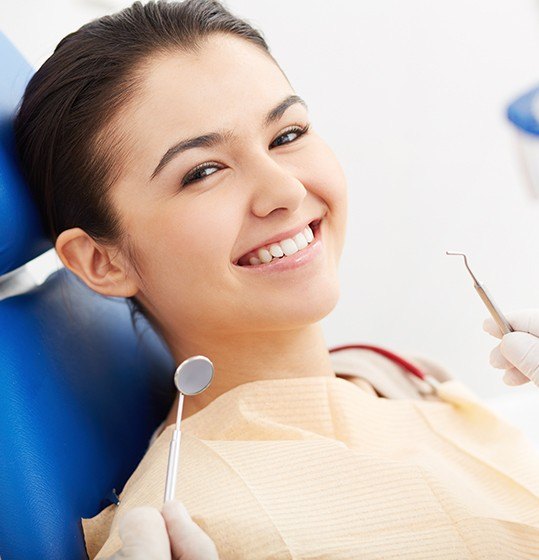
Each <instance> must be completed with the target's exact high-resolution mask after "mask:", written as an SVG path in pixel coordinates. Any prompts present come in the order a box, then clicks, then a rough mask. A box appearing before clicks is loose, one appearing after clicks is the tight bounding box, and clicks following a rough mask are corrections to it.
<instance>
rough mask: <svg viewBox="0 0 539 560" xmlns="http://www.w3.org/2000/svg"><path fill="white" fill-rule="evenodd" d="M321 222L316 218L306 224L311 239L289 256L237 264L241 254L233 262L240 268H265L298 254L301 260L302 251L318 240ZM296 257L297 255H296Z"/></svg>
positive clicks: (291, 258)
mask: <svg viewBox="0 0 539 560" xmlns="http://www.w3.org/2000/svg"><path fill="white" fill-rule="evenodd" d="M321 222H322V218H317V219H316V220H313V221H312V222H311V223H309V224H308V226H309V227H310V228H311V230H312V232H313V236H314V238H313V240H312V241H311V242H310V243H309V244H308V245H307V246H306V247H304V248H303V249H300V250H299V251H296V252H295V253H293V254H292V255H289V256H286V255H284V256H282V257H276V258H273V259H272V260H271V261H270V262H269V263H260V264H257V265H251V264H249V263H245V264H239V260H241V259H242V258H244V257H245V255H243V256H242V257H240V259H238V260H237V261H236V262H234V263H233V264H234V265H236V266H240V267H241V268H260V267H261V266H263V265H264V267H265V268H267V267H272V266H275V265H276V264H277V263H279V262H281V261H283V260H293V259H294V257H296V255H297V256H299V259H300V260H301V259H302V258H303V253H304V252H305V251H307V250H308V249H309V248H310V247H311V246H312V245H314V244H315V243H317V241H318V240H319V237H320V235H319V232H320V224H321ZM248 254H249V253H246V255H248ZM296 259H297V257H296Z"/></svg>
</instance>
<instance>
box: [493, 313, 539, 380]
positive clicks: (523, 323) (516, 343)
mask: <svg viewBox="0 0 539 560" xmlns="http://www.w3.org/2000/svg"><path fill="white" fill-rule="evenodd" d="M504 315H505V317H506V318H507V320H508V321H509V323H510V324H511V326H512V327H513V329H515V332H510V333H507V334H503V333H502V331H501V329H500V327H498V325H497V324H496V321H494V319H493V318H492V317H488V318H487V319H485V320H484V321H483V330H485V331H486V332H488V333H489V334H491V335H493V336H495V337H496V338H500V339H501V342H500V344H498V346H496V347H495V348H494V349H493V350H492V352H491V353H490V364H491V365H492V366H493V367H495V368H500V369H505V370H507V371H506V372H505V374H504V376H503V381H504V383H505V384H506V385H523V384H524V383H528V382H529V381H530V380H531V381H533V382H534V383H535V385H537V386H538V387H539V338H538V337H539V309H532V308H529V309H521V310H519V311H513V312H511V313H504Z"/></svg>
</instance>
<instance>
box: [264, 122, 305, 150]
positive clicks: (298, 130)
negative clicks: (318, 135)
mask: <svg viewBox="0 0 539 560" xmlns="http://www.w3.org/2000/svg"><path fill="white" fill-rule="evenodd" d="M309 127H310V124H308V125H306V126H304V127H301V126H293V127H291V128H289V129H288V130H287V131H285V132H284V133H283V134H281V135H280V136H278V137H277V138H276V139H275V140H274V141H273V142H272V143H271V144H270V147H271V146H273V145H274V144H275V142H277V140H279V139H280V138H286V137H289V136H290V135H291V134H295V135H296V137H295V138H294V139H293V140H289V141H288V142H279V143H278V144H277V146H282V145H283V144H290V143H292V142H295V141H296V140H297V139H298V138H299V137H300V136H303V135H304V134H305V133H306V132H307V131H308V130H309Z"/></svg>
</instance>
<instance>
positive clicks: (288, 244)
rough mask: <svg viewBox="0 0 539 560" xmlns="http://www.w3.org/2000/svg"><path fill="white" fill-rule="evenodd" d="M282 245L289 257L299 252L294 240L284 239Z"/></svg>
mask: <svg viewBox="0 0 539 560" xmlns="http://www.w3.org/2000/svg"><path fill="white" fill-rule="evenodd" d="M280 245H281V248H282V250H283V251H284V254H285V255H286V256H287V257H288V256H290V255H293V254H294V253H297V252H298V251H299V249H298V246H297V245H296V244H295V243H294V240H293V239H283V241H281V243H280Z"/></svg>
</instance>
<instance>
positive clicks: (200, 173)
mask: <svg viewBox="0 0 539 560" xmlns="http://www.w3.org/2000/svg"><path fill="white" fill-rule="evenodd" d="M310 126H311V125H310V123H309V124H307V125H305V126H292V127H290V128H289V129H288V130H286V131H285V132H284V133H283V134H281V135H279V136H278V137H277V138H276V139H275V140H274V141H273V142H272V143H271V144H270V148H271V147H272V146H282V145H283V144H290V143H292V142H295V141H296V140H297V139H298V138H299V137H300V136H303V135H304V134H305V133H306V132H307V131H308V130H309V128H310ZM291 136H292V137H293V138H292V140H290V137H291ZM294 136H295V137H294ZM281 138H288V141H284V142H278V141H279V140H280V139H281ZM207 169H217V170H219V169H222V167H220V166H219V165H217V164H216V163H215V162H207V163H201V164H200V165H197V166H196V167H195V168H194V169H192V170H191V171H190V172H189V173H187V175H185V176H184V178H183V179H182V182H181V187H180V188H183V187H185V186H187V185H189V184H191V183H195V182H197V181H200V180H202V179H204V178H205V177H208V176H209V175H213V173H206V170H207Z"/></svg>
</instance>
